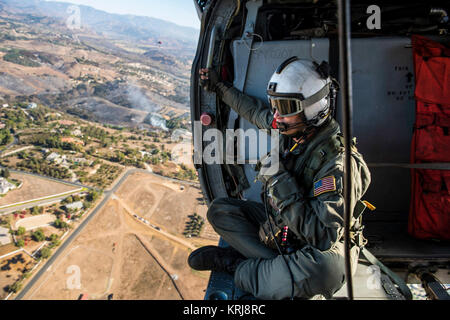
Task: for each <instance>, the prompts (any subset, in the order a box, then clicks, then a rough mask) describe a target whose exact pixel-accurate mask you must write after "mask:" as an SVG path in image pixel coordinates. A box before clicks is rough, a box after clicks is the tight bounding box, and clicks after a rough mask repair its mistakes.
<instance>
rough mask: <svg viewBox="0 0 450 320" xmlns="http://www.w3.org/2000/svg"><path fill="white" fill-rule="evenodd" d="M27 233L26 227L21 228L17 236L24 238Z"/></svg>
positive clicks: (17, 231)
mask: <svg viewBox="0 0 450 320" xmlns="http://www.w3.org/2000/svg"><path fill="white" fill-rule="evenodd" d="M25 232H26V229H25V228H24V227H19V228H17V230H16V235H17V236H23V235H24V234H25Z"/></svg>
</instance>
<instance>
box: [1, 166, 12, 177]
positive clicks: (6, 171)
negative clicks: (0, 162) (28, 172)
mask: <svg viewBox="0 0 450 320" xmlns="http://www.w3.org/2000/svg"><path fill="white" fill-rule="evenodd" d="M10 176H11V173H10V172H9V170H8V168H5V169H3V170H2V177H3V178H6V179H8V178H9V177H10Z"/></svg>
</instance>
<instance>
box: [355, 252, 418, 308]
mask: <svg viewBox="0 0 450 320" xmlns="http://www.w3.org/2000/svg"><path fill="white" fill-rule="evenodd" d="M361 253H362V254H363V255H364V257H366V259H367V260H368V261H369V262H370V263H371V264H373V265H376V266H378V267H379V268H380V269H381V270H382V271H383V272H384V273H385V274H386V275H387V276H388V277H389V278H390V279H391V280H392V281H393V282H394V283H395V284H396V285H397V286H398V288H399V290H400V292H401V293H402V294H403V296H405V299H406V300H412V293H411V290H409V288H408V286H407V285H406V283H405V281H403V279H402V278H400V277H399V276H398V275H397V274H395V273H394V272H392V271H391V270H390V269H389V268H388V267H386V266H385V265H384V264H383V263H381V262H380V260H378V259H377V258H376V257H375V256H374V255H373V254H372V253H371V252H370V251H369V250H367V249H366V248H365V247H362V248H361Z"/></svg>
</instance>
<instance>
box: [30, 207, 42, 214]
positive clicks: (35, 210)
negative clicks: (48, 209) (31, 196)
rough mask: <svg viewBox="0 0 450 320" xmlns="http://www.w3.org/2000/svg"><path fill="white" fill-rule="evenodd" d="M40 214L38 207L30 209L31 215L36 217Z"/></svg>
mask: <svg viewBox="0 0 450 320" xmlns="http://www.w3.org/2000/svg"><path fill="white" fill-rule="evenodd" d="M40 213H41V210H40V208H39V207H33V209H31V214H32V215H33V216H34V215H38V214H40Z"/></svg>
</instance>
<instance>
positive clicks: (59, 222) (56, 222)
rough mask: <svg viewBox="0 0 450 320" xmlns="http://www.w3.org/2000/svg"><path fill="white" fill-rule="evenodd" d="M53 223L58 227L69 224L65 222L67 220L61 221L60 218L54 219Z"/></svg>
mask: <svg viewBox="0 0 450 320" xmlns="http://www.w3.org/2000/svg"><path fill="white" fill-rule="evenodd" d="M54 224H55V227H56V228H58V229H65V228H67V227H68V226H69V225H68V224H67V222H64V221H61V219H56V220H55V222H54Z"/></svg>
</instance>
